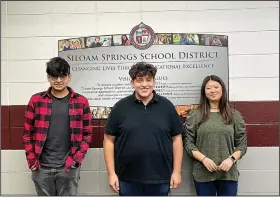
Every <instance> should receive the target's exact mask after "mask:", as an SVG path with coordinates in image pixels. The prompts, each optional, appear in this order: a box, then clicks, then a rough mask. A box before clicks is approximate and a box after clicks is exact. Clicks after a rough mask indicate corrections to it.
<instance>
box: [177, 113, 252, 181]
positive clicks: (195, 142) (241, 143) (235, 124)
mask: <svg viewBox="0 0 280 197" xmlns="http://www.w3.org/2000/svg"><path fill="white" fill-rule="evenodd" d="M199 114H200V112H199V110H196V111H192V112H191V113H190V114H189V116H188V117H187V119H186V122H185V124H184V128H185V132H184V134H183V142H184V147H185V150H186V151H187V152H188V154H189V155H190V156H191V157H193V155H192V151H193V150H199V151H200V152H201V153H202V154H204V155H205V156H207V157H208V158H210V159H212V160H213V161H214V162H215V163H216V165H217V166H218V165H220V164H221V163H222V161H223V160H225V159H227V158H228V157H229V156H230V155H231V154H232V153H234V152H235V151H238V150H239V151H241V157H243V156H244V154H245V153H246V151H247V137H246V128H245V122H244V120H243V118H242V116H241V115H240V113H239V112H238V111H236V110H233V121H232V124H230V125H226V124H225V123H224V121H223V119H222V116H221V115H220V113H219V112H210V116H209V119H208V120H207V121H206V122H204V123H202V124H201V125H200V127H199V128H197V124H196V122H197V121H198V118H199ZM241 157H240V159H241ZM238 176H239V172H238V170H237V163H235V164H233V165H232V167H231V169H230V170H229V171H228V172H223V171H217V172H209V171H208V170H207V168H206V167H205V166H204V165H203V164H202V162H200V161H198V160H196V159H194V161H193V177H194V179H195V180H196V181H198V182H207V181H214V180H235V181H237V180H238Z"/></svg>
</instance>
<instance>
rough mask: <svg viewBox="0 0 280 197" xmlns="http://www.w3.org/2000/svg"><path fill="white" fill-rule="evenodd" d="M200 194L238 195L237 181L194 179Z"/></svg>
mask: <svg viewBox="0 0 280 197" xmlns="http://www.w3.org/2000/svg"><path fill="white" fill-rule="evenodd" d="M194 185H195V189H196V193H197V195H198V196H237V186H238V182H237V181H223V180H218V181H210V182H197V181H194Z"/></svg>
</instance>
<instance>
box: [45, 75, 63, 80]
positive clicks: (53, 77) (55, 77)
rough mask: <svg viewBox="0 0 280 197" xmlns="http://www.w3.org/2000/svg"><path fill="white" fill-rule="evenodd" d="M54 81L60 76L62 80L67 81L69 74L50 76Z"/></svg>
mask: <svg viewBox="0 0 280 197" xmlns="http://www.w3.org/2000/svg"><path fill="white" fill-rule="evenodd" d="M48 77H49V78H50V79H51V80H52V81H57V80H58V78H60V80H61V81H65V80H66V79H67V78H68V75H62V76H48Z"/></svg>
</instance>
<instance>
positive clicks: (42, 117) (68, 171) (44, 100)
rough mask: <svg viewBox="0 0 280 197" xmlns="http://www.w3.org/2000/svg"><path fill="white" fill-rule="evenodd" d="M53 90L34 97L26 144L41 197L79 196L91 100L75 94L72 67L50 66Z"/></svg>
mask: <svg viewBox="0 0 280 197" xmlns="http://www.w3.org/2000/svg"><path fill="white" fill-rule="evenodd" d="M46 72H47V77H48V81H49V83H50V88H49V89H48V90H47V91H44V92H40V93H37V94H34V95H33V96H32V97H31V99H30V101H29V103H28V105H27V108H26V111H25V123H24V133H23V142H24V147H25V152H26V159H27V163H28V167H29V168H30V169H31V171H32V176H31V178H32V180H33V182H34V184H35V188H36V192H37V194H38V195H39V196H63V195H64V196H65V195H66V196H72V195H77V190H78V182H79V179H80V166H81V163H82V161H83V159H84V157H85V154H86V153H87V150H88V149H89V144H90V143H91V141H92V126H91V113H90V107H89V103H88V100H87V99H86V98H85V97H84V96H82V95H80V94H78V93H76V92H74V90H72V89H71V88H70V87H69V86H68V83H69V82H70V80H71V75H70V66H69V64H68V63H67V61H65V60H64V59H62V58H60V57H55V58H52V59H51V60H50V61H49V62H48V63H47V69H46Z"/></svg>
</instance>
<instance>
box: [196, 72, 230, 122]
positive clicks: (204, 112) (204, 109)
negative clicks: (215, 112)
mask: <svg viewBox="0 0 280 197" xmlns="http://www.w3.org/2000/svg"><path fill="white" fill-rule="evenodd" d="M210 80H212V81H216V82H218V83H219V84H220V85H221V86H222V97H221V99H220V101H219V111H220V114H221V115H222V117H223V119H224V121H225V123H226V124H231V123H232V110H231V108H230V106H229V105H228V96H227V90H226V86H225V83H224V82H223V80H222V79H221V78H219V77H218V76H216V75H210V76H207V77H205V79H204V80H203V82H202V86H201V90H200V107H199V108H200V120H199V121H198V126H200V125H201V124H202V123H203V122H205V121H206V120H207V119H208V117H209V114H210V102H209V100H208V98H207V97H206V95H205V86H206V84H207V82H208V81H210Z"/></svg>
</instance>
